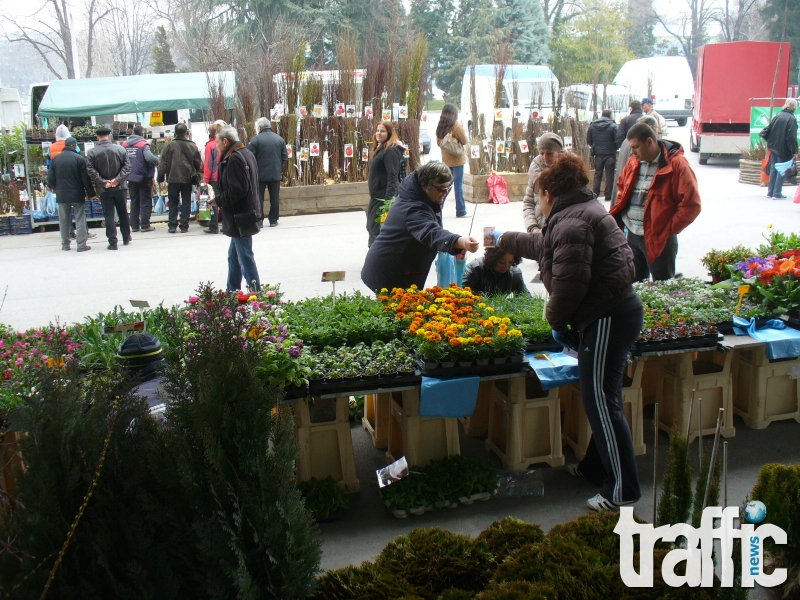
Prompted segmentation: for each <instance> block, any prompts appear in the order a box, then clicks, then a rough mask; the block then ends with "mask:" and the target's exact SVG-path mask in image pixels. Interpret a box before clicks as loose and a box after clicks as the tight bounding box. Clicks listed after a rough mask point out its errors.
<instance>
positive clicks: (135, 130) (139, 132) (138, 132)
mask: <svg viewBox="0 0 800 600" xmlns="http://www.w3.org/2000/svg"><path fill="white" fill-rule="evenodd" d="M133 135H138V136H144V127H142V126H141V125H137V126H136V127H134V128H133Z"/></svg>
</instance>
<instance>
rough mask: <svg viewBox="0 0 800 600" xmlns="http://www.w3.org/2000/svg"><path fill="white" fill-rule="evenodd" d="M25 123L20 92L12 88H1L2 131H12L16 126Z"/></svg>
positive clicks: (0, 125) (0, 114) (0, 121)
mask: <svg viewBox="0 0 800 600" xmlns="http://www.w3.org/2000/svg"><path fill="white" fill-rule="evenodd" d="M24 122H25V117H23V115H22V102H21V101H20V99H19V90H17V88H12V87H0V130H2V131H11V130H12V129H14V126H15V125H18V124H20V123H24Z"/></svg>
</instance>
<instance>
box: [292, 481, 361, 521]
mask: <svg viewBox="0 0 800 600" xmlns="http://www.w3.org/2000/svg"><path fill="white" fill-rule="evenodd" d="M297 489H298V490H300V494H301V495H302V496H303V500H304V501H305V503H306V508H307V509H308V510H309V511H311V514H313V515H314V517H315V518H316V519H317V521H324V520H325V519H328V518H329V517H330V516H331V515H333V514H334V513H335V512H336V511H338V510H346V509H348V508H349V507H350V499H349V498H348V495H347V494H348V490H347V486H346V485H345V486H340V485H339V484H337V483H336V481H334V479H333V477H331V476H328V477H326V478H325V479H317V478H315V477H312V478H311V479H309V480H308V481H303V482H302V483H300V484H298V485H297Z"/></svg>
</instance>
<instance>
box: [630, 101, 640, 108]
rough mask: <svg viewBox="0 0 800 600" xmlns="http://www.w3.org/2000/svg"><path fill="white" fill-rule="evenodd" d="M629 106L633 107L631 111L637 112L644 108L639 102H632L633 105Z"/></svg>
mask: <svg viewBox="0 0 800 600" xmlns="http://www.w3.org/2000/svg"><path fill="white" fill-rule="evenodd" d="M628 106H630V107H631V110H636V109H637V108H642V103H641V102H639V101H638V100H631V103H630V104H629V105H628Z"/></svg>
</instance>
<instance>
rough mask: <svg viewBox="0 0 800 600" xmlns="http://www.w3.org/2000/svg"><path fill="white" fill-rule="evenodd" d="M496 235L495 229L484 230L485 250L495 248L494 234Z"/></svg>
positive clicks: (485, 228) (487, 228) (486, 228)
mask: <svg viewBox="0 0 800 600" xmlns="http://www.w3.org/2000/svg"><path fill="white" fill-rule="evenodd" d="M493 233H494V227H484V228H483V247H484V248H494V247H495V244H494V238H493V237H492V234H493Z"/></svg>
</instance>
